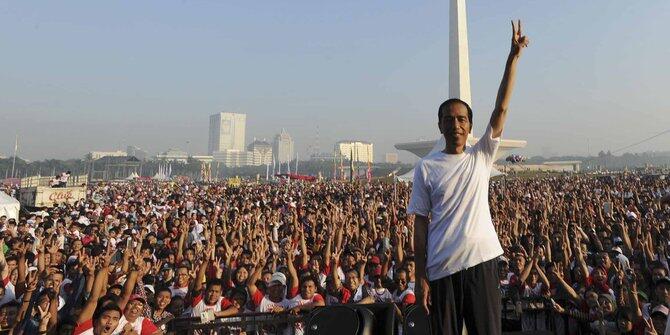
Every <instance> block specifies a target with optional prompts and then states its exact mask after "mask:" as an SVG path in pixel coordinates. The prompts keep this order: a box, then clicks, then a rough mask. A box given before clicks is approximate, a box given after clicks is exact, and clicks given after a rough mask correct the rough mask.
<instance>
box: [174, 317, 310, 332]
mask: <svg viewBox="0 0 670 335" xmlns="http://www.w3.org/2000/svg"><path fill="white" fill-rule="evenodd" d="M307 318H308V315H303V314H300V315H293V314H290V313H286V312H284V313H243V314H239V315H235V316H230V317H225V318H217V319H215V320H213V321H211V322H206V323H203V322H201V319H200V318H198V317H179V318H175V319H172V320H171V321H170V322H169V323H168V324H167V326H168V327H167V328H168V329H167V334H189V335H196V334H197V335H236V334H239V333H245V334H247V335H255V334H263V335H275V334H276V335H284V331H285V329H286V328H287V327H294V326H295V325H296V324H299V323H306V322H307ZM290 334H293V332H290Z"/></svg>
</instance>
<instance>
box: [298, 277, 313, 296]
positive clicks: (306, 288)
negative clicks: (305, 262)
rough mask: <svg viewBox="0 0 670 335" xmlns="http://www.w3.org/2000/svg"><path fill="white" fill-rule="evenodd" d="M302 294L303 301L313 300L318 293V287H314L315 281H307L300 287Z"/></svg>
mask: <svg viewBox="0 0 670 335" xmlns="http://www.w3.org/2000/svg"><path fill="white" fill-rule="evenodd" d="M300 293H301V295H302V298H303V299H311V298H312V297H313V296H314V293H316V285H314V281H312V280H305V281H304V282H303V283H302V285H301V286H300Z"/></svg>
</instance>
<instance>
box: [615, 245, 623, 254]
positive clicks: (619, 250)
mask: <svg viewBox="0 0 670 335" xmlns="http://www.w3.org/2000/svg"><path fill="white" fill-rule="evenodd" d="M612 251H616V252H618V253H620V254H623V251H621V248H620V247H614V248H612Z"/></svg>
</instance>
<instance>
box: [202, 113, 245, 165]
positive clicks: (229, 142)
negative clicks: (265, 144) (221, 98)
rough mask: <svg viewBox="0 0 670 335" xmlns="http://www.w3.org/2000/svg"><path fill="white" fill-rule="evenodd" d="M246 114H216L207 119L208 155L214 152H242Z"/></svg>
mask: <svg viewBox="0 0 670 335" xmlns="http://www.w3.org/2000/svg"><path fill="white" fill-rule="evenodd" d="M246 122H247V115H246V114H238V113H217V114H213V115H211V116H210V117H209V146H208V153H209V154H210V155H212V154H213V153H214V152H216V151H225V150H237V151H244V132H245V127H246Z"/></svg>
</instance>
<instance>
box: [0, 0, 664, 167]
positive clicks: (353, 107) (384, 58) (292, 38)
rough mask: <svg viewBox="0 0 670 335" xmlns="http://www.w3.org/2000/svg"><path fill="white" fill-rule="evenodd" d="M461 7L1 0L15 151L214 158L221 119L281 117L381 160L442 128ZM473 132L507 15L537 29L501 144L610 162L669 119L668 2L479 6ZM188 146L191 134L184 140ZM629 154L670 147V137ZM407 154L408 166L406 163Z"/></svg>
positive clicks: (1, 97) (305, 144) (294, 130)
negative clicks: (210, 134)
mask: <svg viewBox="0 0 670 335" xmlns="http://www.w3.org/2000/svg"><path fill="white" fill-rule="evenodd" d="M448 3H449V2H448V0H439V1H437V0H435V1H389V0H383V1H382V0H375V1H349V0H340V1H313V0H311V1H297V0H295V1H225V0H217V1H214V0H211V1H186V0H182V1H170V0H156V1H0V52H1V55H0V154H4V155H6V156H8V155H10V154H11V151H12V150H13V146H14V136H15V134H16V133H18V135H19V137H20V144H19V146H20V156H24V157H26V158H29V159H44V158H71V157H81V156H83V155H84V154H85V153H86V152H88V151H90V150H114V149H119V148H122V149H124V148H125V146H126V145H136V146H140V147H142V148H145V149H146V150H148V151H149V152H150V153H156V152H158V151H163V150H166V149H168V148H169V147H178V148H182V149H186V150H188V151H190V152H195V153H204V152H206V150H207V131H208V130H207V129H208V116H209V115H210V114H213V113H216V112H219V111H233V112H241V113H246V114H247V141H250V140H252V139H253V137H258V138H271V137H272V136H273V135H274V134H275V133H277V132H279V131H280V130H281V128H282V127H284V128H286V129H287V131H288V132H289V133H290V134H291V135H292V136H293V137H294V139H295V141H296V146H297V148H298V150H299V153H300V155H301V156H303V157H304V156H306V155H307V153H308V150H312V149H310V146H311V145H314V144H315V143H316V142H317V140H316V139H317V126H318V133H319V135H318V138H319V140H318V143H319V146H320V151H330V150H332V145H333V143H334V141H336V140H339V139H344V138H357V139H361V140H367V141H371V142H373V143H374V144H375V155H376V156H377V159H381V157H382V155H383V154H384V153H385V152H394V151H395V149H394V148H393V144H395V143H398V142H407V141H413V140H417V139H432V138H436V137H437V136H438V135H439V133H438V131H437V126H436V118H437V117H436V113H437V112H436V110H437V106H438V105H439V104H440V102H441V101H443V100H444V99H446V98H448V97H447V91H448V90H447V88H448V87H447V75H448V74H447V69H448V59H447V56H448ZM467 11H468V29H469V40H470V69H471V81H472V96H473V108H474V111H475V120H474V121H475V127H474V129H475V135H477V134H481V133H482V131H483V128H484V126H485V124H486V122H487V121H488V117H489V115H490V111H491V108H492V105H493V102H494V98H495V94H496V90H497V86H498V84H499V81H500V77H501V74H502V70H503V65H504V61H505V58H506V55H507V52H508V49H509V38H510V23H509V19H510V18H521V19H522V20H523V26H524V30H525V32H526V33H527V35H528V36H529V37H530V39H531V45H530V47H529V49H528V50H527V51H526V52H525V53H524V55H523V57H522V60H521V62H520V65H519V74H518V85H517V87H516V91H515V94H514V98H513V100H512V105H511V110H510V116H509V118H508V122H507V126H506V128H505V133H504V137H506V138H513V139H525V140H527V141H528V147H527V148H526V149H525V150H523V151H520V152H519V153H522V154H526V155H535V154H544V155H549V154H586V153H587V151H588V152H590V153H592V154H595V153H597V152H598V150H601V149H605V150H607V149H612V150H614V149H616V148H620V147H623V146H626V145H628V144H630V143H633V142H636V141H638V140H640V139H643V138H645V137H647V136H650V135H653V134H655V133H658V132H661V131H663V130H666V129H668V128H670V99H668V87H669V85H668V81H669V80H670V66H668V62H669V60H670V42H669V41H670V39H668V32H670V1H667V0H645V1H624V0H589V1H583V0H579V1H577V0H574V1H572V0H571V1H537V0H527V1H521V0H496V1H492V0H471V1H468V8H467ZM187 142H188V143H187ZM631 150H632V151H645V150H670V134H666V135H664V136H661V137H658V138H656V139H655V140H653V141H650V142H648V143H646V144H644V145H640V146H637V147H635V148H632V149H631ZM409 157H411V156H410V155H403V156H401V158H404V159H405V160H408V158H409Z"/></svg>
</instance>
